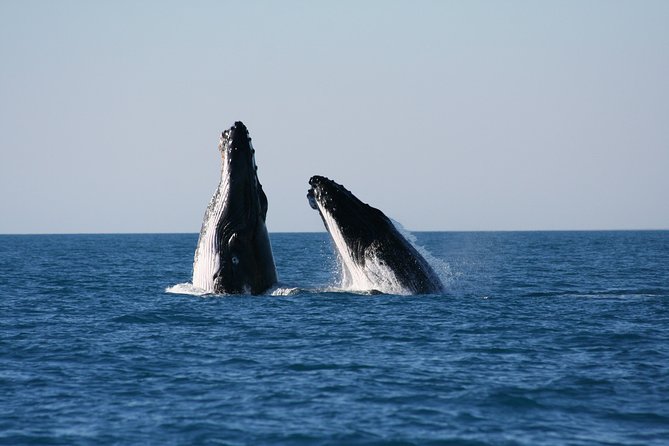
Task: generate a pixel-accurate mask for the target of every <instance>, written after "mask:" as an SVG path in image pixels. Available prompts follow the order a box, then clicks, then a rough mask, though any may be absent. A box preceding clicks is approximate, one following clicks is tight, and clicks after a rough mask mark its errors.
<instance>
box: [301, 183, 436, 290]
mask: <svg viewBox="0 0 669 446" xmlns="http://www.w3.org/2000/svg"><path fill="white" fill-rule="evenodd" d="M309 185H310V186H311V188H310V189H309V191H308V192H307V198H308V199H309V204H310V205H311V207H312V208H314V209H316V210H317V211H318V212H319V214H320V216H321V218H322V219H323V223H324V224H325V228H326V229H327V231H328V232H329V233H330V236H331V237H332V240H333V242H334V245H335V247H336V249H337V253H338V255H339V259H340V261H341V266H342V274H343V277H342V280H343V283H342V285H343V286H344V287H348V288H353V289H358V290H370V291H381V292H384V293H389V294H436V293H441V292H443V291H444V286H443V284H442V283H441V280H440V279H439V276H438V275H437V274H436V273H435V272H434V270H433V269H432V267H431V266H430V264H429V263H428V262H427V261H426V260H425V258H424V257H423V256H421V255H420V253H419V252H418V251H417V250H416V248H414V247H413V245H412V244H411V243H409V242H408V241H407V240H406V239H405V238H404V237H403V236H402V235H401V234H400V233H399V231H398V230H397V228H396V227H395V225H394V224H393V223H392V222H391V221H390V219H389V218H388V217H386V215H385V214H384V213H383V212H381V211H380V210H378V209H376V208H374V207H372V206H370V205H368V204H366V203H363V202H362V201H360V200H359V199H358V198H357V197H356V196H355V195H353V194H352V193H351V192H350V191H349V190H347V189H346V188H345V187H344V186H342V185H340V184H338V183H336V182H334V181H332V180H330V179H328V178H325V177H322V176H313V177H311V179H310V180H309Z"/></svg>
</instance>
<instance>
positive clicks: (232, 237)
mask: <svg viewBox="0 0 669 446" xmlns="http://www.w3.org/2000/svg"><path fill="white" fill-rule="evenodd" d="M218 150H219V151H220V153H221V160H222V162H221V179H220V182H219V184H218V187H217V188H216V191H215V192H214V195H213V196H212V198H211V200H210V201H209V205H208V206H207V209H206V211H205V213H204V219H203V221H202V228H201V229H200V237H199V239H198V242H197V248H196V250H195V256H194V259H193V286H195V287H197V288H199V289H201V290H203V291H204V292H206V293H214V294H261V293H263V292H265V291H266V290H268V289H269V288H270V287H272V286H273V285H274V284H276V282H277V274H276V266H275V264H274V256H273V255H272V247H271V245H270V239H269V234H268V233H267V227H266V226H265V220H266V217H267V196H266V195H265V192H264V191H263V188H262V185H261V184H260V181H259V180H258V172H257V171H258V167H257V166H256V162H255V150H254V148H253V145H252V144H251V138H250V136H249V131H248V129H247V128H246V126H245V125H244V124H243V123H242V122H240V121H237V122H235V123H234V125H233V126H232V127H231V128H229V129H228V130H225V131H224V132H223V133H222V134H221V138H220V141H219V144H218Z"/></svg>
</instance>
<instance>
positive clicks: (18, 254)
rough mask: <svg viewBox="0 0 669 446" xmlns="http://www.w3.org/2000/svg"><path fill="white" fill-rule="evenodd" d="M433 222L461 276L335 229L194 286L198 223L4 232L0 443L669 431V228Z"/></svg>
mask: <svg viewBox="0 0 669 446" xmlns="http://www.w3.org/2000/svg"><path fill="white" fill-rule="evenodd" d="M414 235H415V237H416V242H417V244H419V245H420V246H422V247H424V248H425V250H427V251H428V252H429V253H430V257H431V262H433V265H434V266H435V268H436V269H437V270H438V271H439V274H440V275H441V276H442V279H443V280H444V282H445V283H446V288H447V292H446V293H445V294H444V295H429V296H394V295H384V294H381V295H375V294H365V293H352V292H347V291H344V290H340V289H338V287H337V283H338V282H337V278H338V265H337V260H336V257H335V256H334V254H333V251H332V246H331V244H330V241H329V236H328V234H327V233H295V234H287V233H275V234H271V239H272V244H273V250H274V256H275V260H276V265H277V271H278V274H279V280H280V286H279V287H278V288H277V289H275V290H273V291H272V293H270V294H268V295H264V296H197V295H192V294H188V293H185V294H182V293H180V291H183V289H184V286H183V285H181V284H183V283H185V282H188V281H189V280H190V277H191V271H192V260H193V253H194V251H195V246H196V243H197V237H198V235H197V234H140V235H26V236H19V235H12V236H0V444H7V445H32V444H40V445H131V444H142V445H184V444H193V445H194V444H203V445H204V444H211V445H261V444H262V445H264V444H280V445H616V444H625V445H667V444H669V231H641V232H635V231H622V232H478V233H477V232H473V233H468V232H419V233H415V234H414ZM168 290H169V291H168Z"/></svg>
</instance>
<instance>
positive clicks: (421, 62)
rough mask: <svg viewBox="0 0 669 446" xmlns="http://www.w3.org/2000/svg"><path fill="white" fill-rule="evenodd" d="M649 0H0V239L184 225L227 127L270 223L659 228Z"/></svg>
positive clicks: (188, 225) (665, 47)
mask: <svg viewBox="0 0 669 446" xmlns="http://www.w3.org/2000/svg"><path fill="white" fill-rule="evenodd" d="M668 24H669V2H668V1H650V0H644V1H554V2H549V1H542V2H533V1H508V2H497V1H487V2H479V1H461V2H448V1H422V2H409V1H407V2H391V1H365V2H360V1H351V2H340V1H338V2H310V1H304V2H269V1H267V2H239V1H235V2H218V1H216V2H214V1H212V2H202V1H200V2H197V1H195V2H185V1H183V2H182V1H179V2H164V1H155V2H151V1H141V2H135V1H113V2H112V1H110V2H91V1H57V2H55V1H54V2H52V1H26V0H21V1H13V0H2V1H0V60H1V61H2V65H1V67H2V69H0V209H2V210H1V214H0V215H1V218H0V233H33V232H41V233H43V232H46V233H52V232H197V231H199V228H200V224H201V219H202V215H203V213H204V209H205V207H206V205H207V203H208V201H209V199H210V197H211V194H212V193H213V191H214V189H215V187H216V185H217V183H218V177H219V168H220V166H219V156H218V151H217V143H218V137H219V133H220V131H221V130H223V129H224V128H227V127H229V126H230V125H231V124H232V123H233V122H234V121H235V120H242V121H244V122H245V123H246V124H247V126H248V127H249V129H250V131H251V135H252V137H253V141H254V145H255V148H256V150H257V156H256V159H257V162H258V165H259V174H260V180H261V182H262V183H263V185H264V188H265V190H266V191H267V195H268V198H269V214H268V227H269V229H270V231H304V230H322V229H323V226H322V223H321V221H320V219H319V217H318V215H317V213H316V212H314V211H313V210H312V209H311V208H310V207H309V205H308V204H307V200H306V198H305V194H306V190H307V188H308V185H307V180H308V178H309V177H310V176H311V175H313V174H321V175H326V176H329V177H331V178H333V179H335V180H337V181H339V182H341V183H343V184H345V185H346V186H348V187H349V188H350V189H351V190H352V191H353V192H354V193H356V194H357V195H358V196H359V197H360V198H361V199H362V200H363V201H367V202H369V203H370V204H372V205H374V206H376V207H379V208H380V209H382V210H383V211H384V212H385V213H386V214H388V215H389V216H391V217H393V218H395V219H396V220H398V221H400V222H402V223H403V224H404V225H405V226H406V227H407V228H409V229H412V230H515V229H518V230H525V229H529V230H534V229H632V228H669V198H668V197H667V195H668V194H669V26H668Z"/></svg>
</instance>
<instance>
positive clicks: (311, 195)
mask: <svg viewBox="0 0 669 446" xmlns="http://www.w3.org/2000/svg"><path fill="white" fill-rule="evenodd" d="M307 200H309V206H311V209H315V210H318V203H317V202H316V197H315V195H314V190H313V189H309V190H308V191H307Z"/></svg>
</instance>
